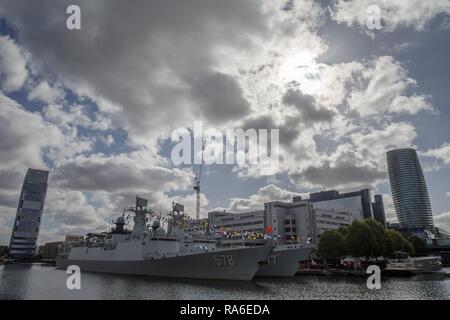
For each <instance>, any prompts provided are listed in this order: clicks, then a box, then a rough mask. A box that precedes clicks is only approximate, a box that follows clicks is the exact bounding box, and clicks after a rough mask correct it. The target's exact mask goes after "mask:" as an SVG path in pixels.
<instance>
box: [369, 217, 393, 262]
mask: <svg viewBox="0 0 450 320" xmlns="http://www.w3.org/2000/svg"><path fill="white" fill-rule="evenodd" d="M364 223H365V224H366V225H367V226H368V227H369V228H370V229H371V230H372V233H373V235H374V237H375V243H376V249H375V251H374V252H373V255H374V256H375V257H381V256H385V255H386V253H387V250H388V244H387V242H388V240H387V235H386V230H385V229H384V226H383V225H382V224H381V223H379V222H378V221H375V220H374V219H366V220H364Z"/></svg>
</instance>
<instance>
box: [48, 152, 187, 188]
mask: <svg viewBox="0 0 450 320" xmlns="http://www.w3.org/2000/svg"><path fill="white" fill-rule="evenodd" d="M51 183H53V184H55V185H57V186H58V187H61V188H66V189H70V190H79V191H108V192H117V191H124V190H132V189H135V190H178V189H181V188H186V187H187V186H188V185H190V183H191V176H190V174H189V173H187V172H185V171H181V170H178V169H173V170H171V169H167V168H163V167H158V166H147V167H138V166H137V163H136V162H135V161H134V160H132V159H127V158H102V157H91V158H84V157H82V158H77V159H74V160H71V161H66V162H64V163H62V164H61V165H60V166H59V167H58V168H56V169H55V171H54V172H53V175H52V177H51Z"/></svg>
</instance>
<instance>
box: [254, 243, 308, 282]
mask: <svg viewBox="0 0 450 320" xmlns="http://www.w3.org/2000/svg"><path fill="white" fill-rule="evenodd" d="M313 250H314V247H313V246H309V247H283V246H279V247H278V246H277V247H276V248H275V249H274V250H273V252H272V253H271V254H270V255H269V257H268V258H267V260H266V264H264V265H261V267H260V268H259V270H258V272H257V273H256V277H286V278H287V277H293V276H295V274H296V273H297V271H298V268H299V262H300V261H305V260H308V259H309V256H310V254H311V252H312V251H313Z"/></svg>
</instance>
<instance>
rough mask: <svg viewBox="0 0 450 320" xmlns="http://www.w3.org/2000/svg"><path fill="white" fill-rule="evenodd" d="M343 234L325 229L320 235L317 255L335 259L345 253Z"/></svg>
mask: <svg viewBox="0 0 450 320" xmlns="http://www.w3.org/2000/svg"><path fill="white" fill-rule="evenodd" d="M345 251H346V250H345V240H344V236H343V235H342V234H341V233H340V232H338V231H336V230H326V231H325V232H324V233H322V235H321V236H320V239H319V243H318V245H317V255H318V256H320V257H324V258H330V259H337V258H339V257H342V256H343V255H345Z"/></svg>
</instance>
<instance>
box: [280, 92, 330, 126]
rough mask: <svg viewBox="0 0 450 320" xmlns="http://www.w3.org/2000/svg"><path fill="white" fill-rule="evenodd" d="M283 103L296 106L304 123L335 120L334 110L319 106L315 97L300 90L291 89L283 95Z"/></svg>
mask: <svg viewBox="0 0 450 320" xmlns="http://www.w3.org/2000/svg"><path fill="white" fill-rule="evenodd" d="M283 103H284V104H286V105H290V106H294V107H296V108H297V110H298V111H299V112H300V114H301V119H302V122H304V123H316V122H330V121H332V120H333V116H334V112H333V111H331V110H328V109H326V108H322V107H319V106H318V105H317V103H316V101H315V99H314V97H312V96H310V95H307V94H304V93H303V92H301V91H300V90H294V89H289V90H288V91H287V92H286V93H285V95H284V96H283Z"/></svg>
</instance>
